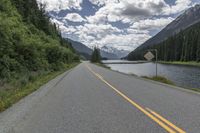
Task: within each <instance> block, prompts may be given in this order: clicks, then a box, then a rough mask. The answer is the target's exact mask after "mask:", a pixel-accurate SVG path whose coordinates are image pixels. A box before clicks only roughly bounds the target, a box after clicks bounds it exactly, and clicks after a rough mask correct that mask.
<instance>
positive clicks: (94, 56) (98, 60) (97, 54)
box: [90, 47, 101, 63]
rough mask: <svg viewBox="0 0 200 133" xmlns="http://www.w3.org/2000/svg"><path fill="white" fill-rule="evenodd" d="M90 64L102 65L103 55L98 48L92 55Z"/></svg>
mask: <svg viewBox="0 0 200 133" xmlns="http://www.w3.org/2000/svg"><path fill="white" fill-rule="evenodd" d="M90 62H92V63H101V54H100V50H99V49H98V48H96V47H95V48H94V50H93V53H92V55H91V59H90Z"/></svg>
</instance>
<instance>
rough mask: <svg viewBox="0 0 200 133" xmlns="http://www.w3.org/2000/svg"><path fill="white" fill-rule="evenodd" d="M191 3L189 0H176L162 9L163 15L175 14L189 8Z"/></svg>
mask: <svg viewBox="0 0 200 133" xmlns="http://www.w3.org/2000/svg"><path fill="white" fill-rule="evenodd" d="M191 4H192V1H191V0H176V1H175V5H172V6H167V7H165V8H164V10H163V14H164V15H170V14H177V13H180V12H182V11H184V10H185V9H187V8H189V7H190V6H191Z"/></svg>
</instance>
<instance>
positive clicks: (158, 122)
mask: <svg viewBox="0 0 200 133" xmlns="http://www.w3.org/2000/svg"><path fill="white" fill-rule="evenodd" d="M86 67H87V68H88V69H89V71H90V72H92V73H93V74H94V75H95V76H96V77H97V78H99V79H100V80H101V81H102V82H104V83H105V84H107V85H108V86H109V87H110V88H112V89H113V90H114V91H115V92H117V93H118V94H119V95H120V96H122V97H123V98H124V99H125V100H127V101H128V102H129V103H131V104H132V105H133V106H135V107H136V108H137V109H139V110H140V111H141V112H143V113H144V114H145V115H147V116H148V117H149V118H151V119H152V120H153V121H155V122H156V123H157V124H159V125H160V126H161V127H163V128H164V129H165V130H166V131H168V132H169V133H176V131H174V130H173V129H172V128H170V127H169V126H171V127H173V128H174V129H175V130H177V131H178V132H180V133H185V131H183V130H181V129H180V128H178V127H176V126H175V125H174V124H172V123H171V122H169V121H168V120H166V119H164V118H163V117H161V116H160V115H158V114H157V115H155V114H156V113H155V112H154V113H153V111H152V110H151V111H150V110H149V111H150V112H151V113H152V114H154V115H155V116H157V117H158V116H159V117H158V118H160V119H161V120H163V122H165V123H166V124H168V125H169V126H167V125H166V124H165V123H163V122H162V121H161V120H159V119H158V118H156V117H155V116H154V115H152V114H151V113H149V112H148V111H147V110H145V109H144V108H143V107H141V106H140V105H139V104H137V103H136V102H134V101H133V100H131V99H130V98H129V97H127V96H126V95H125V94H123V93H122V92H121V91H119V90H118V89H116V88H115V87H114V86H112V85H111V84H110V83H108V82H107V81H106V80H105V79H104V78H103V77H102V76H101V75H100V74H98V73H96V72H94V71H93V70H92V69H91V68H90V67H89V66H88V65H86Z"/></svg>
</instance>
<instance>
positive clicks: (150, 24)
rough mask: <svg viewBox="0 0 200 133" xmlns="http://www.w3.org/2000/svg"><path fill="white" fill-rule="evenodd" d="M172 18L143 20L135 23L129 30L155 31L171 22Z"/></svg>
mask: <svg viewBox="0 0 200 133" xmlns="http://www.w3.org/2000/svg"><path fill="white" fill-rule="evenodd" d="M173 20H174V18H172V17H168V18H158V19H145V20H140V21H138V22H135V23H134V24H133V25H132V26H131V27H130V28H133V29H138V30H156V29H161V28H163V27H165V26H166V25H167V24H169V23H170V22H172V21H173Z"/></svg>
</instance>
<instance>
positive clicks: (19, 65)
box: [0, 0, 79, 111]
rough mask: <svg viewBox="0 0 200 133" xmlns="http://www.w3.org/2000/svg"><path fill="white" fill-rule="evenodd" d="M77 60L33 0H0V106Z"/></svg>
mask: <svg viewBox="0 0 200 133" xmlns="http://www.w3.org/2000/svg"><path fill="white" fill-rule="evenodd" d="M77 62H79V56H78V55H77V54H76V53H75V52H74V49H73V48H72V46H71V44H70V43H69V42H67V41H66V40H65V39H63V38H62V36H61V32H60V30H59V28H58V27H57V26H56V25H55V24H53V23H52V22H51V21H50V18H49V17H48V15H47V14H46V12H45V5H41V4H40V5H38V4H37V1H36V0H26V1H25V0H24V1H23V0H1V1H0V110H1V111H2V110H4V109H5V108H7V107H9V106H10V105H12V104H13V103H15V102H16V101H18V100H19V99H20V98H22V97H24V96H26V95H27V94H29V93H31V92H32V91H33V90H36V89H37V88H39V86H41V85H42V84H44V83H46V82H47V81H48V80H50V79H52V78H53V77H55V76H56V75H57V74H59V73H61V72H63V71H65V70H67V69H66V68H71V67H73V66H74V64H76V63H77Z"/></svg>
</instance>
